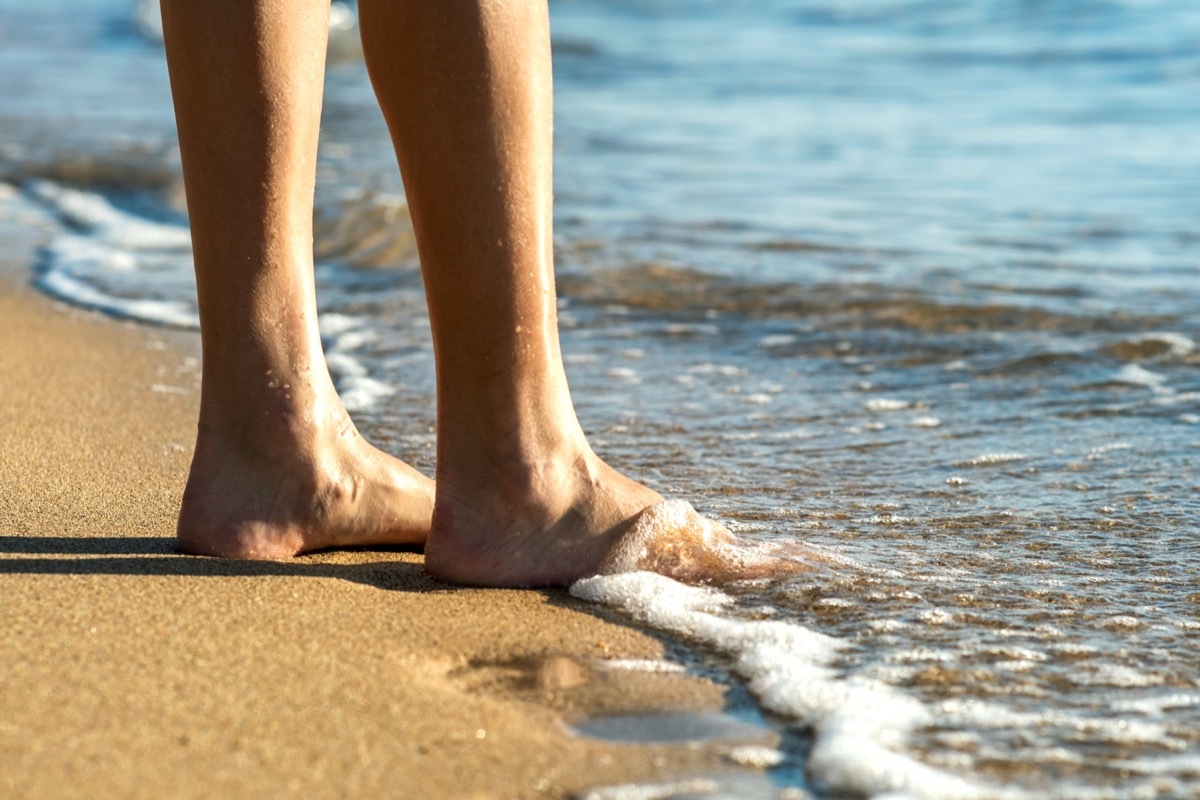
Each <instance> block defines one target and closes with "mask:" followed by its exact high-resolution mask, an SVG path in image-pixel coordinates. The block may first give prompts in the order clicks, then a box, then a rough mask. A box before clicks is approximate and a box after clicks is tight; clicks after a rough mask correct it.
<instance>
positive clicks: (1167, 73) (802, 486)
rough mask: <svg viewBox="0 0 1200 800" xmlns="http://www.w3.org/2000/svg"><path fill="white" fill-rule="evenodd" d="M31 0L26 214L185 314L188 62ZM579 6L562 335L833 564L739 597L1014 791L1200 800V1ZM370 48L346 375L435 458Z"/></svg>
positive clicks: (97, 300)
mask: <svg viewBox="0 0 1200 800" xmlns="http://www.w3.org/2000/svg"><path fill="white" fill-rule="evenodd" d="M0 10H2V12H3V13H2V14H0V74H4V75H5V76H6V85H7V86H9V87H11V88H10V89H9V90H6V91H5V93H4V95H3V96H2V97H0V130H3V132H4V134H3V141H0V180H3V181H5V182H7V183H10V184H12V185H13V186H14V187H16V190H15V191H14V192H12V193H7V194H0V213H3V214H5V215H6V216H8V217H9V218H10V219H15V218H20V219H28V220H30V224H31V225H32V224H36V225H40V226H44V228H45V230H46V236H47V242H48V245H47V248H46V249H45V251H44V252H43V254H42V256H41V257H40V259H39V262H38V263H37V264H33V265H30V267H31V279H36V280H37V281H39V283H40V285H42V286H43V288H45V289H46V290H48V291H51V292H54V293H57V294H58V295H59V296H62V297H65V298H67V299H74V300H75V301H77V302H81V303H85V304H90V305H96V306H101V307H103V308H105V309H106V310H108V311H110V312H112V313H116V314H124V315H127V316H133V317H135V318H142V319H145V320H147V321H150V322H154V321H157V322H159V323H165V322H172V323H178V324H185V325H186V324H188V321H189V319H190V315H191V314H192V313H193V312H192V310H191V309H192V308H193V304H194V298H193V292H194V289H193V288H192V284H191V279H190V260H189V259H190V257H189V254H188V251H187V248H186V243H184V245H183V246H179V245H178V239H179V236H180V234H181V232H182V231H183V230H184V227H183V226H184V225H185V224H186V222H185V217H184V215H183V213H182V209H181V207H180V204H179V201H178V196H179V187H178V159H177V154H176V153H175V149H174V141H173V139H174V133H173V123H172V118H171V109H170V98H169V91H168V87H167V83H166V74H165V68H164V66H163V60H162V53H161V49H160V47H159V45H158V44H157V43H156V42H155V41H154V38H153V36H152V35H150V36H147V35H146V33H145V32H144V31H142V30H140V29H139V28H138V26H136V25H135V24H134V23H133V19H134V14H133V10H132V7H131V6H130V5H129V4H127V3H125V2H123V0H89V2H75V3H69V4H68V3H65V2H47V3H39V4H36V6H35V5H34V4H21V3H16V2H12V0H3V1H2V2H0ZM551 15H552V25H553V35H554V49H555V82H556V121H555V125H556V128H555V133H556V166H555V169H556V212H557V213H556V231H557V235H556V250H557V254H558V262H559V281H560V293H561V295H562V302H561V305H562V321H563V340H564V350H565V353H566V358H567V362H568V369H569V373H570V378H571V382H572V387H573V390H574V393H575V396H576V402H577V405H578V407H579V410H580V414H581V417H582V419H583V422H584V424H585V426H586V427H587V428H588V430H589V431H590V434H591V437H592V439H593V443H594V445H595V446H596V447H597V449H598V450H599V451H600V452H602V453H603V454H605V455H606V456H607V457H608V458H609V459H610V460H612V461H613V462H615V463H616V464H618V465H619V466H621V467H622V468H624V469H626V470H627V471H629V472H631V473H632V474H634V475H637V476H639V477H641V478H643V479H645V480H646V481H648V482H649V483H651V484H652V485H654V486H655V487H656V488H658V489H660V490H662V491H664V492H665V493H669V494H673V495H677V496H682V497H688V498H690V499H691V500H692V501H693V502H694V503H695V504H696V505H697V507H698V508H700V509H701V510H702V511H705V512H707V513H710V514H712V515H714V516H717V517H720V518H721V519H723V520H725V521H726V522H728V523H729V524H730V525H731V526H732V527H734V528H735V529H737V530H738V531H740V532H742V533H743V534H745V535H746V536H748V537H758V538H764V539H770V540H776V541H778V540H788V539H790V540H798V541H803V542H806V543H808V544H809V545H811V546H812V547H813V548H814V550H815V551H817V552H819V553H821V554H824V555H825V556H827V557H828V559H830V560H829V561H828V562H827V563H828V564H829V566H826V567H824V568H822V569H821V570H818V571H817V572H815V573H806V574H803V575H801V576H798V577H794V578H792V579H790V580H787V581H776V582H768V583H759V584H750V585H746V586H742V587H735V588H734V589H731V590H730V594H731V596H732V597H733V598H734V600H733V601H732V602H733V603H734V605H733V606H731V607H730V609H731V610H729V611H728V613H729V614H730V615H733V616H734V617H737V616H738V615H739V614H740V615H743V616H749V617H753V616H754V615H755V614H761V613H765V612H762V609H763V607H767V606H769V607H770V608H771V609H772V611H771V614H773V615H775V618H777V619H782V620H788V621H790V623H791V624H794V625H797V626H803V627H805V628H807V629H809V630H811V631H814V632H820V633H824V634H828V635H830V636H833V637H836V639H837V640H838V641H840V642H841V643H842V645H843V646H841V647H839V648H835V649H836V652H837V653H838V655H837V656H836V658H834V657H832V656H831V658H834V660H833V661H832V662H830V664H829V666H828V668H829V669H830V670H832V671H833V673H834V678H836V679H837V680H840V681H843V682H844V683H847V685H855V686H856V685H859V684H860V683H862V682H874V684H876V685H879V686H884V687H886V688H887V691H888V692H889V693H891V694H889V695H888V696H889V697H890V696H893V695H895V696H900V697H903V698H905V699H906V701H911V702H915V703H917V704H919V705H920V707H921V708H923V709H925V711H926V712H927V716H926V717H922V719H923V720H924V721H922V722H920V724H916V723H914V726H913V727H912V728H911V729H906V730H905V731H904V732H903V735H902V736H899V735H898V738H897V739H896V741H894V742H891V743H890V744H889V747H891V748H892V750H893V751H895V752H896V753H900V754H902V755H903V756H904V757H905V758H908V759H912V760H914V761H915V762H917V763H920V764H924V765H926V766H929V767H932V768H933V769H935V770H937V771H938V774H944V775H950V776H957V778H961V779H963V780H968V781H970V783H971V785H972V786H978V787H983V788H982V789H981V790H980V791H983V792H984V793H985V794H987V793H989V792H990V793H992V794H997V795H1000V794H1003V792H1006V791H1020V792H1026V793H1027V796H1034V797H1064V798H1075V797H1093V796H1094V797H1109V796H1111V797H1142V796H1146V797H1188V796H1194V795H1195V787H1196V786H1197V785H1200V783H1198V782H1200V760H1198V759H1197V758H1196V757H1195V756H1194V755H1193V753H1194V750H1195V747H1196V743H1197V741H1198V740H1200V687H1198V685H1197V680H1198V677H1197V676H1198V675H1200V669H1198V668H1200V647H1198V646H1197V645H1196V643H1195V635H1194V634H1195V631H1196V629H1197V628H1200V603H1198V602H1197V596H1198V595H1197V592H1198V591H1200V590H1198V589H1197V586H1196V577H1195V576H1196V574H1197V570H1198V568H1200V548H1198V546H1197V544H1196V539H1197V535H1198V534H1200V522H1198V520H1200V500H1198V498H1200V477H1198V472H1197V462H1198V461H1200V350H1198V349H1197V347H1196V342H1197V340H1198V338H1200V280H1198V272H1200V270H1198V267H1200V228H1198V227H1197V222H1196V221H1197V220H1198V219H1200V137H1198V136H1197V133H1196V131H1198V130H1200V47H1197V46H1196V43H1197V42H1198V41H1200V5H1196V4H1192V3H1186V2H1167V1H1166V0H1162V1H1161V2H1160V1H1157V0H1112V1H1111V2H1100V1H1099V0H1096V1H1094V2H1093V1H1085V0H1079V1H1078V2H1072V1H1071V0H1057V1H1054V0H1042V1H1041V2H1037V1H1036V0H1026V1H1025V2H1019V1H1018V0H1007V1H1005V0H991V1H989V0H960V1H959V2H949V1H947V2H940V1H937V0H925V1H923V0H874V1H871V0H842V1H841V2H835V1H834V0H826V1H825V2H807V1H801V0H793V1H792V2H785V1H784V0H756V1H755V2H753V3H749V2H746V3H741V2H722V3H718V2H708V0H687V1H686V2H685V1H684V0H678V1H677V2H676V1H674V0H655V1H654V2H651V0H640V1H638V2H634V1H633V0H628V1H627V2H617V1H615V0H608V1H607V2H604V1H602V0H574V1H571V2H569V1H568V0H559V1H557V2H553V3H552V4H551ZM335 36H337V37H340V38H339V39H338V41H339V43H340V44H339V45H338V47H337V49H338V52H339V54H340V55H339V58H338V59H337V60H336V61H335V62H334V63H332V64H331V66H330V68H329V71H328V75H327V84H328V85H327V90H326V97H327V99H326V108H325V115H324V120H323V129H322V137H323V138H322V150H321V160H320V164H319V170H320V173H319V186H318V198H317V205H318V209H317V223H318V224H317V231H318V235H317V251H318V256H319V260H320V262H321V265H320V266H319V268H318V280H319V283H320V289H319V293H320V303H321V307H322V311H323V317H324V319H323V330H324V331H325V333H326V339H327V341H326V345H327V351H328V353H329V356H330V361H331V367H332V368H333V371H334V373H335V376H336V377H337V379H338V381H339V385H340V386H341V388H342V390H343V392H344V393H345V395H346V396H347V398H348V404H349V405H350V406H351V407H352V409H353V410H354V413H355V415H356V417H357V418H358V419H359V420H360V421H361V423H362V427H363V428H364V429H365V431H366V432H367V433H368V434H369V435H370V436H371V437H372V438H374V439H376V440H378V441H380V442H382V443H383V444H384V445H385V446H387V447H389V448H390V449H391V450H393V451H394V452H396V453H397V454H398V455H400V456H401V457H404V458H406V459H408V460H410V461H412V462H413V463H414V464H416V465H418V466H419V467H421V468H424V469H426V470H429V469H430V468H431V467H432V456H433V449H432V443H433V433H432V426H433V418H432V413H431V409H432V408H433V402H432V400H433V374H432V355H431V352H430V346H429V340H428V330H427V321H426V317H425V312H424V308H423V299H422V294H421V286H420V280H419V276H418V274H417V272H416V269H415V267H416V255H415V250H414V249H413V246H412V241H411V229H410V228H409V227H408V225H407V217H406V210H405V206H404V201H403V193H402V189H401V186H400V181H399V176H398V175H397V174H396V172H395V166H394V163H393V161H392V155H391V148H390V145H389V144H388V142H387V139H386V131H385V129H384V126H383V123H382V120H381V119H380V117H379V114H378V111H377V110H376V109H375V107H374V104H373V100H372V97H371V93H370V88H369V86H368V84H367V82H366V78H365V70H364V68H363V66H362V63H361V61H360V60H358V59H356V58H355V57H354V54H353V50H354V48H353V42H352V33H351V34H350V38H347V34H346V32H344V31H341V32H335ZM148 300H150V301H154V302H153V303H147V302H146V301H148ZM139 304H140V305H139ZM164 309H167V311H170V313H167V311H164ZM833 565H836V566H833ZM756 609H757V610H756ZM714 641H715V640H714ZM697 646H698V647H702V648H707V652H710V653H711V656H712V658H713V659H715V661H716V662H717V663H724V662H722V659H731V658H733V656H731V655H730V653H729V652H728V651H727V650H722V647H723V645H716V644H713V642H712V641H708V640H703V641H702V642H700V643H698V645H697ZM764 702H768V701H767V700H764ZM796 713H799V712H796ZM781 724H783V725H785V726H787V725H790V726H792V729H793V730H794V731H796V732H797V733H796V735H798V736H803V735H808V734H805V733H804V731H806V730H808V728H807V727H806V726H811V725H812V724H813V721H812V720H806V719H804V718H797V719H794V720H791V721H790V722H789V721H788V720H787V719H784V720H783V721H782V722H781ZM801 766H803V765H801ZM792 767H795V765H794V764H793V765H792ZM800 772H803V769H802V770H800ZM780 774H787V775H794V774H796V771H795V770H794V769H793V770H792V771H791V772H789V771H787V770H783V771H782V772H780ZM780 780H781V781H784V782H786V779H783V778H780ZM806 780H808V781H809V785H808V788H809V790H811V791H814V792H817V793H818V795H821V794H822V793H827V792H833V793H836V791H837V788H838V784H837V783H836V781H835V782H834V783H833V785H832V786H833V788H829V787H828V786H826V784H827V783H829V776H828V775H823V773H821V772H820V768H819V766H818V765H810V768H809V774H808V778H807V779H806ZM823 781H824V782H823ZM938 786H943V784H938V783H937V782H936V781H932V780H931V781H930V782H929V783H928V784H927V786H926V788H927V791H924V794H925V795H926V796H937V794H936V793H937V791H941V790H940V789H937V787H938ZM842 788H846V787H842ZM943 788H944V786H943ZM871 791H874V790H871ZM922 791H923V790H913V792H914V793H915V794H916V796H922ZM868 793H871V792H870V791H868ZM943 796H945V795H943ZM950 796H953V794H951V795H950Z"/></svg>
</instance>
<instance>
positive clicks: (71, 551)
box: [0, 535, 455, 592]
mask: <svg viewBox="0 0 1200 800" xmlns="http://www.w3.org/2000/svg"><path fill="white" fill-rule="evenodd" d="M367 550H368V549H367V548H363V551H364V552H366V551H367ZM347 552H349V553H353V552H355V550H349V551H347V550H339V551H321V552H316V553H312V554H309V555H304V556H300V557H298V558H294V559H290V560H287V561H236V560H231V559H223V558H208V557H205V556H192V555H186V554H183V553H178V552H176V550H175V539H174V538H173V537H169V536H87V537H83V536H2V535H0V575H156V576H165V575H178V576H185V577H222V578H241V577H264V576H274V577H296V578H337V579H340V580H346V581H352V582H354V583H362V584H366V585H367V586H373V587H375V588H377V589H384V590H389V591H405V592H436V591H453V590H454V588H455V587H452V586H449V585H448V584H445V583H442V582H440V581H437V580H435V579H433V578H431V577H429V576H428V575H426V574H425V571H424V568H423V567H422V565H421V563H420V562H419V561H413V560H404V561H399V560H394V559H388V560H379V559H378V556H379V554H386V553H414V552H419V551H418V550H416V549H414V548H405V547H372V548H369V552H371V553H374V554H375V555H374V556H373V557H372V559H371V560H369V561H361V562H358V563H346V556H345V554H346V553H347Z"/></svg>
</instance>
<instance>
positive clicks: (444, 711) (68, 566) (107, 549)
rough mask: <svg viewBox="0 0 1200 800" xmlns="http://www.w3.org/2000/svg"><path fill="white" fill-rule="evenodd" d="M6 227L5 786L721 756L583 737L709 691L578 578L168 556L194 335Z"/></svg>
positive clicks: (345, 792) (90, 794)
mask: <svg viewBox="0 0 1200 800" xmlns="http://www.w3.org/2000/svg"><path fill="white" fill-rule="evenodd" d="M37 239H38V234H37V231H36V230H34V231H28V232H21V231H17V230H14V229H9V228H7V227H6V228H5V229H4V230H0V241H2V242H3V243H4V247H3V249H2V251H0V261H2V262H3V263H0V342H3V344H2V346H0V433H2V435H0V603H2V608H3V615H4V616H3V619H4V622H3V624H2V625H0V664H3V676H4V677H3V681H0V796H2V797H5V798H66V797H86V798H110V797H112V798H117V797H119V798H142V797H145V798H191V797H219V798H274V797H305V798H323V797H339V798H384V797H414V798H450V797H453V798H510V797H520V798H524V797H560V796H571V795H573V794H575V793H577V792H579V791H581V790H584V789H586V788H588V787H594V786H603V785H609V784H615V783H623V782H630V781H647V780H665V779H669V778H674V777H679V776H687V775H698V774H708V773H710V772H712V771H716V770H721V769H727V768H728V767H726V766H723V765H724V764H725V762H724V761H723V758H722V755H721V752H720V751H721V747H719V746H716V745H708V746H703V747H700V746H691V747H689V746H663V745H653V746H651V745H627V744H611V743H602V742H598V741H591V740H587V739H584V738H581V737H578V736H575V735H572V734H571V733H570V731H569V728H568V725H569V724H570V723H571V722H572V721H579V720H582V719H586V718H589V717H595V716H597V715H602V714H613V713H634V712H646V711H670V710H685V709H690V710H709V709H719V708H721V707H722V706H723V705H724V704H725V699H724V696H725V688H724V687H722V686H720V685H718V684H714V683H711V682H709V681H707V680H704V679H701V678H697V677H693V676H689V675H658V676H656V675H651V674H645V673H637V672H630V671H618V670H610V669H604V668H602V663H603V661H604V660H605V659H611V658H660V657H662V656H663V655H664V653H665V652H667V650H668V648H670V647H671V645H670V644H669V643H664V642H663V641H661V640H659V639H657V638H655V637H654V636H653V635H650V634H648V633H646V632H643V631H641V630H639V629H636V628H634V627H630V626H628V625H626V624H624V623H622V622H621V621H620V620H619V619H617V618H615V617H611V616H608V615H607V613H606V612H604V611H602V610H599V609H594V608H592V607H589V606H587V605H585V604H582V603H580V602H578V601H575V600H573V599H572V598H570V597H569V596H568V595H566V593H564V592H553V591H551V592H541V591H507V590H505V591H498V590H470V589H461V588H454V587H450V586H448V585H445V584H441V583H438V582H436V581H434V580H432V579H430V578H428V577H427V576H426V575H425V574H424V573H423V571H422V568H421V556H420V554H419V553H412V552H401V551H371V552H368V551H350V552H336V553H324V554H316V555H311V556H306V557H301V558H297V559H293V560H290V561H284V562H273V563H242V562H233V561H224V560H218V559H208V558H199V557H191V556H183V555H179V554H176V553H174V552H173V549H172V535H173V529H174V516H175V511H176V508H177V504H178V501H179V495H180V492H181V491H182V487H183V482H184V477H185V474H186V470H187V465H188V461H189V458H190V455H191V453H190V449H191V438H192V432H193V430H194V426H195V416H196V408H197V396H198V392H197V386H198V371H197V358H198V356H199V353H198V339H197V337H195V336H194V335H193V334H188V333H185V332H175V331H165V330H160V329H154V328H148V327H141V326H136V325H133V324H126V323H120V322H115V321H113V320H110V319H106V318H102V317H100V316H98V315H96V314H92V313H89V312H83V311H79V310H73V309H67V308H65V307H63V306H61V305H59V304H56V303H53V302H52V301H50V300H48V299H46V298H44V297H42V296H40V295H38V294H36V293H35V292H33V291H32V290H30V289H28V288H27V287H26V286H25V283H26V282H27V280H28V264H29V263H31V262H30V259H31V254H32V248H33V247H35V246H36V244H37Z"/></svg>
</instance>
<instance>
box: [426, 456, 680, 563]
mask: <svg viewBox="0 0 1200 800" xmlns="http://www.w3.org/2000/svg"><path fill="white" fill-rule="evenodd" d="M447 472H448V471H445V470H439V472H438V480H439V484H438V494H437V502H436V505H435V507H434V514H433V527H432V529H431V531H430V534H429V541H428V542H427V543H426V546H425V569H426V570H427V571H428V572H429V573H430V574H431V575H433V576H435V577H437V578H441V579H443V580H447V581H452V582H454V583H464V584H471V585H475V586H565V585H568V584H570V583H572V582H574V581H575V580H577V579H579V578H581V577H584V576H587V575H594V574H595V573H596V572H597V570H598V569H599V568H600V565H601V564H602V563H603V562H604V560H605V558H606V557H607V556H608V554H609V552H610V551H611V550H612V549H613V545H614V543H615V542H616V541H618V540H619V539H620V538H621V537H622V536H623V535H625V534H626V533H627V532H628V531H629V530H630V528H631V526H632V525H633V524H634V522H635V521H636V520H637V518H638V516H639V515H640V514H641V512H642V511H643V510H644V509H646V508H647V507H649V506H653V505H655V504H658V503H661V502H662V501H663V500H662V497H661V496H660V495H659V494H658V493H657V492H654V491H652V490H650V489H647V488H646V487H645V486H642V485H641V484H639V483H637V482H635V481H633V480H630V479H629V478H626V477H625V476H624V475H622V474H621V473H619V472H617V471H616V470H614V469H612V468H611V467H609V466H608V465H607V464H605V463H604V462H603V461H601V460H600V459H599V458H598V457H597V456H596V455H595V454H593V453H592V452H591V451H590V450H585V451H584V453H583V454H582V455H580V456H578V457H575V458H560V459H548V460H547V461H546V462H544V463H542V464H539V465H535V466H530V465H527V464H526V465H522V466H520V467H519V468H518V467H515V466H512V465H506V466H505V467H503V468H501V467H498V466H492V467H491V468H489V469H485V470H483V471H482V472H479V473H475V474H473V475H472V476H471V478H472V479H470V480H465V479H463V478H460V477H458V476H454V475H453V473H452V472H451V473H450V474H449V475H448V474H447Z"/></svg>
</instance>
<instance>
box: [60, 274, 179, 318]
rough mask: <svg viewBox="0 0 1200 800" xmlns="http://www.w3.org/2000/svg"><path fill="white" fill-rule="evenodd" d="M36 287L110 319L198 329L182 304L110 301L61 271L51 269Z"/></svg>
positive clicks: (170, 301) (131, 300)
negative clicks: (112, 317)
mask: <svg viewBox="0 0 1200 800" xmlns="http://www.w3.org/2000/svg"><path fill="white" fill-rule="evenodd" d="M37 285H38V287H39V288H41V289H42V290H43V291H45V292H46V293H47V294H49V295H51V296H53V297H57V298H59V299H60V300H65V301H66V302H68V303H72V304H74V305H77V306H82V307H83V308H91V309H95V310H96V311H103V312H105V313H106V314H112V315H113V316H117V317H126V318H128V319H137V320H142V321H145V322H153V323H157V324H160V325H170V326H173V327H177V328H193V329H195V328H199V327H200V317H199V316H198V315H197V314H196V312H195V311H194V310H192V308H191V307H190V306H188V305H187V304H186V303H181V302H178V301H174V300H147V299H130V298H123V297H114V296H112V295H107V294H104V293H103V292H100V291H98V290H96V289H94V288H92V287H91V286H89V285H88V284H86V283H84V282H83V281H81V280H79V279H77V278H75V277H73V276H71V275H70V274H68V273H67V272H65V271H61V270H54V269H51V270H49V271H47V272H44V273H42V274H41V275H40V276H38V279H37Z"/></svg>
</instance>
